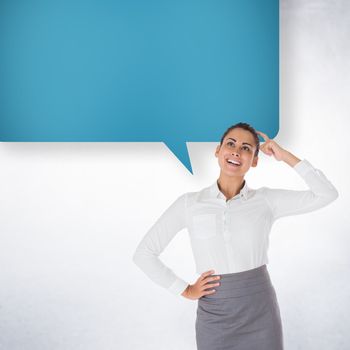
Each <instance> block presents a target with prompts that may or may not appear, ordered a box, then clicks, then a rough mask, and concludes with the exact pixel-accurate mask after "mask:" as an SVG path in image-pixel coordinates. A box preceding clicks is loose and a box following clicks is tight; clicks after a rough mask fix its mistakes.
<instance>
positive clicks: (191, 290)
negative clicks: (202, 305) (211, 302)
mask: <svg viewBox="0 0 350 350" xmlns="http://www.w3.org/2000/svg"><path fill="white" fill-rule="evenodd" d="M213 273H214V270H209V271H206V272H203V273H202V274H201V275H200V276H199V277H198V279H197V281H196V283H195V284H189V285H188V286H187V288H186V289H185V290H184V291H183V292H182V293H181V295H182V296H184V297H185V298H187V299H192V300H196V299H199V298H201V297H202V296H203V295H207V294H213V293H215V289H212V290H205V289H207V288H212V287H214V286H218V285H220V283H208V282H211V281H216V280H219V279H220V276H214V277H210V275H212V274H213Z"/></svg>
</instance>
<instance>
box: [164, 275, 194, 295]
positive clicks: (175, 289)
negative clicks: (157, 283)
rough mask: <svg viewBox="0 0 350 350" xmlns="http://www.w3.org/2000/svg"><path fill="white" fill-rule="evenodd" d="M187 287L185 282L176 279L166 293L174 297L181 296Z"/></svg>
mask: <svg viewBox="0 0 350 350" xmlns="http://www.w3.org/2000/svg"><path fill="white" fill-rule="evenodd" d="M188 285H189V283H187V282H186V281H184V280H182V279H181V278H177V279H176V280H175V282H174V283H173V284H172V285H171V286H170V287H169V288H168V291H169V292H171V293H172V294H175V295H181V293H182V292H183V291H184V290H185V289H186V287H187V286H188Z"/></svg>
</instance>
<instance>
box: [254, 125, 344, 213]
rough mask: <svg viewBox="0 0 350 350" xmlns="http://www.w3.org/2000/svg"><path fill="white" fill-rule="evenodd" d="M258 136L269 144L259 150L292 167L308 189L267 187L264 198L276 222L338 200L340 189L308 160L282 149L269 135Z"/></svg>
mask: <svg viewBox="0 0 350 350" xmlns="http://www.w3.org/2000/svg"><path fill="white" fill-rule="evenodd" d="M258 134H260V135H261V136H262V137H263V138H264V139H265V141H266V142H265V143H264V144H263V145H262V146H261V148H260V149H261V150H262V151H263V152H264V153H265V154H267V155H269V156H271V155H273V156H274V157H275V158H276V160H278V161H281V160H282V161H284V162H285V163H287V164H288V165H289V166H291V167H292V168H293V169H294V170H295V171H296V172H297V173H298V174H299V175H300V176H301V177H302V178H303V180H304V181H305V183H306V184H307V186H308V187H309V189H308V190H305V191H293V190H284V189H277V188H276V189H271V188H267V187H264V194H265V199H266V201H267V203H268V205H269V206H270V209H271V212H272V215H273V218H274V219H278V218H280V217H282V216H288V215H296V214H303V213H307V212H310V211H313V210H316V209H319V208H322V207H324V206H326V205H328V204H329V203H331V202H332V201H334V200H335V199H336V198H337V197H338V195H339V194H338V191H337V189H336V188H335V187H334V186H333V184H332V183H331V182H330V181H329V180H328V179H327V177H326V176H325V175H324V174H323V172H322V171H321V170H319V169H316V168H314V167H313V166H312V165H311V163H310V162H309V161H307V160H306V159H303V160H300V159H299V158H298V157H296V156H295V155H293V154H292V153H291V152H288V151H287V150H285V149H283V148H282V147H281V146H279V145H278V144H277V143H276V142H275V141H274V140H270V139H269V138H268V136H267V135H266V134H264V133H262V132H258Z"/></svg>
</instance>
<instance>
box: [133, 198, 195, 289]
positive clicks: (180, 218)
mask: <svg viewBox="0 0 350 350" xmlns="http://www.w3.org/2000/svg"><path fill="white" fill-rule="evenodd" d="M186 198H187V197H186V193H185V194H183V195H181V196H180V197H178V198H177V199H176V200H175V201H174V202H173V203H172V204H171V205H170V207H169V208H168V209H166V210H165V212H164V213H163V214H162V215H161V216H160V217H159V218H158V220H157V221H156V222H155V223H154V224H153V225H152V226H151V228H150V229H149V230H148V232H147V233H146V234H145V236H144V237H143V238H142V240H141V242H140V243H139V244H138V246H137V248H136V251H135V252H134V255H133V261H134V263H135V264H136V265H137V266H138V267H139V268H140V269H141V270H142V271H143V272H144V273H145V274H146V275H147V276H148V277H149V278H150V279H151V280H152V281H153V282H155V283H157V284H158V285H160V286H162V287H164V288H166V289H168V291H169V292H171V293H172V294H175V295H180V294H181V293H182V292H183V291H184V290H185V289H186V287H187V286H188V285H189V283H187V282H186V281H184V280H183V279H181V278H180V277H178V276H177V275H176V274H175V273H174V272H173V271H172V270H171V269H170V268H169V267H168V266H166V265H165V264H164V263H163V262H162V261H161V260H160V259H159V255H160V254H161V253H162V251H163V250H164V249H165V247H166V246H167V245H168V244H169V242H170V241H171V240H172V239H173V237H174V236H175V235H176V234H177V233H178V232H179V231H180V230H181V229H183V228H184V227H186Z"/></svg>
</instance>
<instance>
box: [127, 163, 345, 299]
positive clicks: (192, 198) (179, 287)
mask: <svg viewBox="0 0 350 350" xmlns="http://www.w3.org/2000/svg"><path fill="white" fill-rule="evenodd" d="M293 169H295V171H296V172H297V173H298V174H299V175H300V176H301V177H302V178H303V179H304V181H305V183H306V184H307V185H308V187H309V189H308V190H304V191H295V190H286V189H279V188H269V187H260V188H258V189H252V188H250V187H248V185H247V182H246V181H245V182H244V186H243V188H242V189H241V191H240V193H239V194H237V195H236V196H234V197H233V198H231V199H230V200H228V201H226V197H225V196H224V195H223V193H222V192H221V191H220V190H219V188H218V185H217V181H215V182H214V183H213V184H212V185H211V186H209V187H205V188H204V189H202V190H200V191H198V192H187V193H184V194H182V195H181V196H179V197H178V198H177V199H176V200H175V201H174V202H173V203H172V204H171V205H170V207H169V208H168V209H166V210H165V212H164V213H163V214H162V215H161V216H160V217H159V219H158V220H157V221H156V222H155V223H154V224H153V226H152V227H151V228H150V229H149V230H148V232H147V233H146V234H145V236H144V237H143V238H142V240H141V242H140V243H139V244H138V246H137V248H136V251H135V253H134V255H133V261H134V263H135V264H136V265H137V266H138V267H139V268H140V269H141V270H142V271H143V272H144V273H145V274H146V275H147V276H148V277H149V278H150V279H151V280H153V281H154V282H155V283H157V284H159V285H160V286H162V287H164V288H167V289H168V290H169V292H171V293H173V294H176V295H180V294H181V293H182V292H183V291H184V290H185V289H186V287H187V285H188V284H189V283H188V282H186V281H184V280H183V279H181V278H180V277H179V276H177V275H176V274H175V273H174V272H173V271H172V270H171V269H170V268H169V267H168V266H166V265H165V264H164V263H163V262H162V261H161V260H160V259H159V255H160V254H161V252H162V251H163V250H164V249H165V247H166V246H167V245H168V244H169V242H170V241H171V239H172V238H173V237H174V236H175V235H176V233H177V232H179V231H180V230H182V229H183V228H187V230H188V233H189V235H190V241H191V247H192V251H193V255H194V260H195V264H196V272H197V273H198V274H201V273H203V272H205V271H208V270H211V269H214V274H224V273H232V272H240V271H245V270H250V269H253V268H256V267H259V266H261V265H263V264H266V263H268V257H267V250H268V246H269V233H270V231H271V227H272V224H273V223H274V221H275V220H276V219H278V218H280V217H283V216H288V215H296V214H302V213H307V212H310V211H313V210H316V209H319V208H322V207H324V206H326V205H327V204H329V203H330V202H332V201H334V200H335V199H336V198H337V197H338V191H337V190H336V188H335V187H334V186H333V184H332V183H331V182H330V181H329V180H328V179H327V178H326V176H325V175H324V174H323V172H322V171H321V170H318V169H315V168H314V167H313V166H312V165H311V164H310V163H309V162H308V161H307V160H306V159H303V160H301V161H299V162H298V163H297V164H296V165H295V166H294V167H293Z"/></svg>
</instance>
